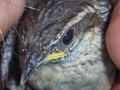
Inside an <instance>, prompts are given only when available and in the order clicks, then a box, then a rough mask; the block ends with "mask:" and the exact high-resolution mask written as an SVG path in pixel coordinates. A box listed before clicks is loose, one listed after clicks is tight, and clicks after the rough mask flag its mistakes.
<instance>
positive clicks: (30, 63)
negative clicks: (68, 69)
mask: <svg viewBox="0 0 120 90" xmlns="http://www.w3.org/2000/svg"><path fill="white" fill-rule="evenodd" d="M46 55H47V54H46ZM46 55H44V56H45V57H42V56H39V55H38V54H36V53H35V52H31V54H30V55H29V57H28V59H27V61H26V63H25V66H24V68H23V72H22V75H21V81H20V85H24V84H25V83H26V81H27V80H28V79H29V77H30V76H31V74H32V73H33V72H34V71H35V70H36V69H37V68H38V67H39V66H40V65H41V64H42V63H45V62H50V61H53V60H55V59H59V58H61V57H64V56H65V55H66V53H65V52H60V53H55V54H50V55H48V56H47V57H46ZM40 57H41V58H40Z"/></svg>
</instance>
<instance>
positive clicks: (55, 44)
mask: <svg viewBox="0 0 120 90" xmlns="http://www.w3.org/2000/svg"><path fill="white" fill-rule="evenodd" d="M29 4H30V3H29ZM33 7H35V8H37V10H28V11H27V12H26V14H25V17H24V18H23V19H22V21H21V23H22V24H21V26H20V32H19V33H20V37H21V39H22V42H23V43H22V44H21V43H19V45H18V46H19V54H20V57H19V61H20V67H21V69H22V74H21V75H22V76H21V83H20V84H21V85H24V83H26V82H27V83H28V84H29V85H30V86H32V87H33V88H34V89H36V90H110V88H111V86H112V83H113V79H114V76H115V71H116V68H115V66H114V65H113V63H112V61H111V59H110V57H109V55H108V53H107V50H106V46H105V32H106V28H107V25H108V17H109V15H110V11H111V4H110V2H109V0H44V1H43V0H38V2H37V1H36V2H35V4H34V5H33ZM68 31H71V33H73V37H72V40H70V42H69V43H68V44H67V45H66V43H64V42H63V38H64V36H65V35H66V34H67V32H68ZM23 45H24V46H25V48H24V47H23ZM53 59H54V60H53Z"/></svg>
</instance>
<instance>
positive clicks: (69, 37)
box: [62, 29, 73, 45]
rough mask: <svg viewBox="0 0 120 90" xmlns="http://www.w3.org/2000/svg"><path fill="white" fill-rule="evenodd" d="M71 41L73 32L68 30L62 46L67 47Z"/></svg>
mask: <svg viewBox="0 0 120 90" xmlns="http://www.w3.org/2000/svg"><path fill="white" fill-rule="evenodd" d="M72 39H73V30H72V29H69V30H68V31H67V33H66V34H65V35H64V36H63V40H62V42H63V44H65V45H68V44H70V42H71V41H72Z"/></svg>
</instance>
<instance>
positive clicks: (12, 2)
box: [0, 0, 120, 90]
mask: <svg viewBox="0 0 120 90" xmlns="http://www.w3.org/2000/svg"><path fill="white" fill-rule="evenodd" d="M111 1H113V2H114V4H115V8H114V11H113V15H112V18H111V22H110V25H109V27H108V30H107V34H106V44H107V49H108V52H109V54H110V56H111V58H112V60H113V62H114V63H115V65H116V66H117V67H118V68H119V69H120V0H111ZM25 3H26V0H0V41H1V40H2V37H1V32H2V34H3V36H5V35H6V33H7V32H8V30H9V28H10V27H12V25H13V24H14V23H15V22H16V21H17V20H18V19H19V18H20V16H21V15H22V13H23V11H24V8H25ZM0 90H2V88H1V84H0ZM114 90H117V89H116V88H115V89H114Z"/></svg>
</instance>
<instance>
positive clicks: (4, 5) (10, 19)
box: [0, 0, 26, 41]
mask: <svg viewBox="0 0 120 90" xmlns="http://www.w3.org/2000/svg"><path fill="white" fill-rule="evenodd" d="M25 3H26V0H0V33H1V32H2V34H3V36H5V35H6V33H7V32H8V30H9V28H10V27H11V26H12V25H13V24H14V23H15V22H16V21H17V20H18V19H19V18H20V16H21V15H22V13H23V11H24V8H25ZM1 39H2V38H1V34H0V41H1Z"/></svg>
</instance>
